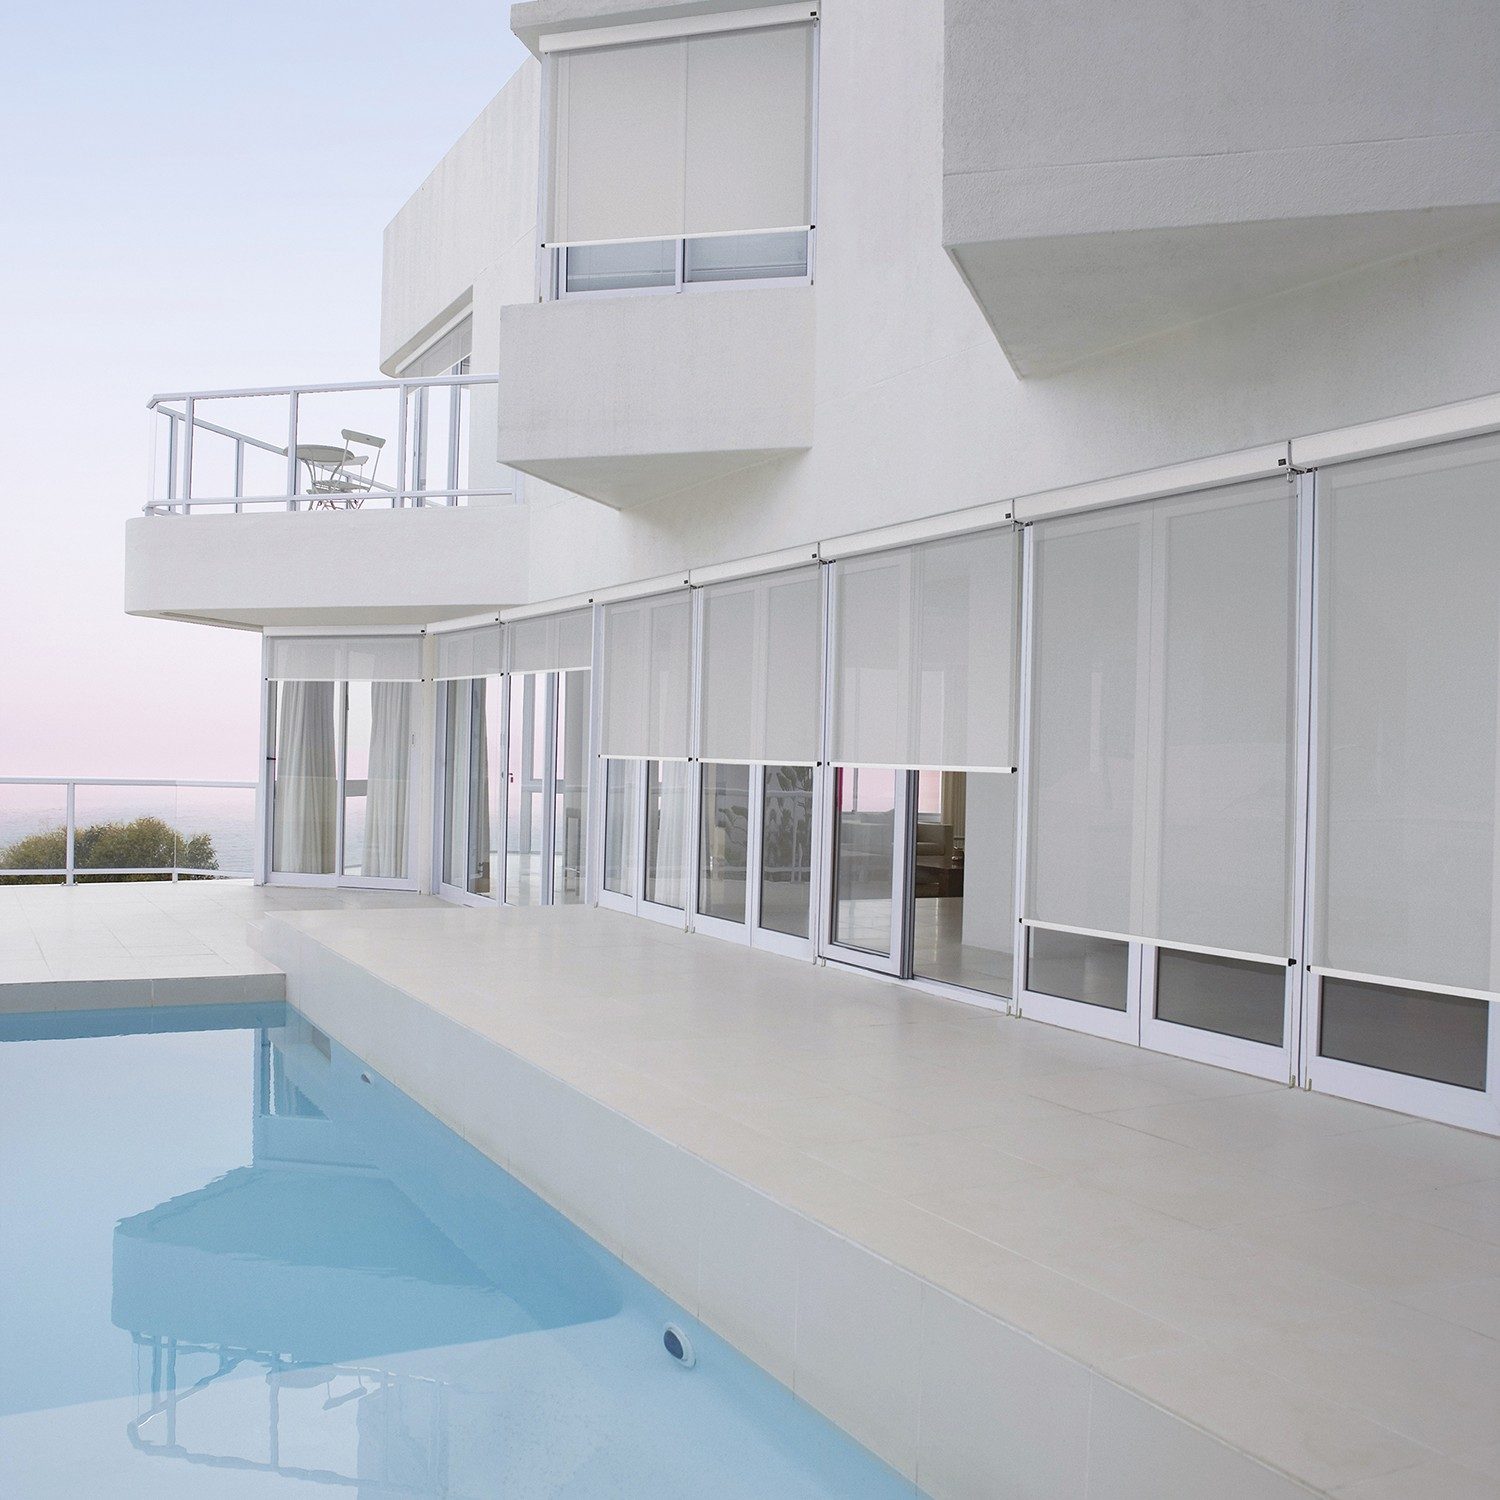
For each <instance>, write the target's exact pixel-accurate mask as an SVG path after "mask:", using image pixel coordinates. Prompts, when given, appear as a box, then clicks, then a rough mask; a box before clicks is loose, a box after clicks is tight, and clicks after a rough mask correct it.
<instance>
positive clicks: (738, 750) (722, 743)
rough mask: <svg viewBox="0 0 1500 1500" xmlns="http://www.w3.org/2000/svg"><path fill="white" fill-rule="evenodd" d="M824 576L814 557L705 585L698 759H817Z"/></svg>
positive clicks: (788, 762) (782, 761)
mask: <svg viewBox="0 0 1500 1500" xmlns="http://www.w3.org/2000/svg"><path fill="white" fill-rule="evenodd" d="M822 642H823V632H822V581H821V579H820V577H819V570H818V568H817V566H816V565H814V566H812V567H807V568H792V569H789V570H788V571H787V572H784V573H769V574H764V575H762V576H760V577H756V578H743V579H736V580H734V581H733V582H730V583H717V584H711V585H710V586H709V587H707V588H705V589H704V590H703V651H702V677H701V687H700V690H699V701H700V705H701V715H702V718H701V724H700V729H699V749H698V753H699V756H700V758H701V759H703V760H709V761H749V762H755V763H763V764H766V765H812V764H813V763H814V762H815V761H816V760H817V759H818V712H819V701H820V693H819V686H820V682H821V678H822Z"/></svg>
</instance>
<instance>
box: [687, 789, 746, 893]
mask: <svg viewBox="0 0 1500 1500" xmlns="http://www.w3.org/2000/svg"><path fill="white" fill-rule="evenodd" d="M749 863H750V768H749V766H716V765H706V766H704V768H703V812H702V823H701V825H700V831H699V855H698V910H699V911H700V912H701V913H702V914H703V915H704V916H705V917H719V918H721V919H722V920H723V921H725V922H743V921H744V920H745V883H746V880H747V879H748V877H749Z"/></svg>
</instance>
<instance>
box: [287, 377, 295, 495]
mask: <svg viewBox="0 0 1500 1500" xmlns="http://www.w3.org/2000/svg"><path fill="white" fill-rule="evenodd" d="M286 404H287V421H286V494H287V501H286V508H287V509H288V510H296V508H297V393H296V391H288V392H287V398H286Z"/></svg>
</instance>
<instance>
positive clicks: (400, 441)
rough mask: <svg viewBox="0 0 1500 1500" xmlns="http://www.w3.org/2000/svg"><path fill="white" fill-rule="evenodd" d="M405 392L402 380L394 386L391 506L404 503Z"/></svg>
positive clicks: (404, 383) (405, 387)
mask: <svg viewBox="0 0 1500 1500" xmlns="http://www.w3.org/2000/svg"><path fill="white" fill-rule="evenodd" d="M406 393H407V385H406V382H405V381H402V382H401V383H400V384H399V385H398V386H397V387H396V493H395V494H394V495H392V496H391V504H392V505H393V506H401V505H405V504H406Z"/></svg>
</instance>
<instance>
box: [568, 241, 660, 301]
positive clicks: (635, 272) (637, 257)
mask: <svg viewBox="0 0 1500 1500" xmlns="http://www.w3.org/2000/svg"><path fill="white" fill-rule="evenodd" d="M563 255H564V256H565V257H566V261H565V264H566V267H567V269H566V289H567V290H568V291H570V292H620V291H627V290H629V289H630V288H632V287H643V286H676V284H677V244H676V241H674V240H645V241H642V242H640V243H638V244H632V245H574V246H573V247H572V248H571V249H568V250H564V251H563Z"/></svg>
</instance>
